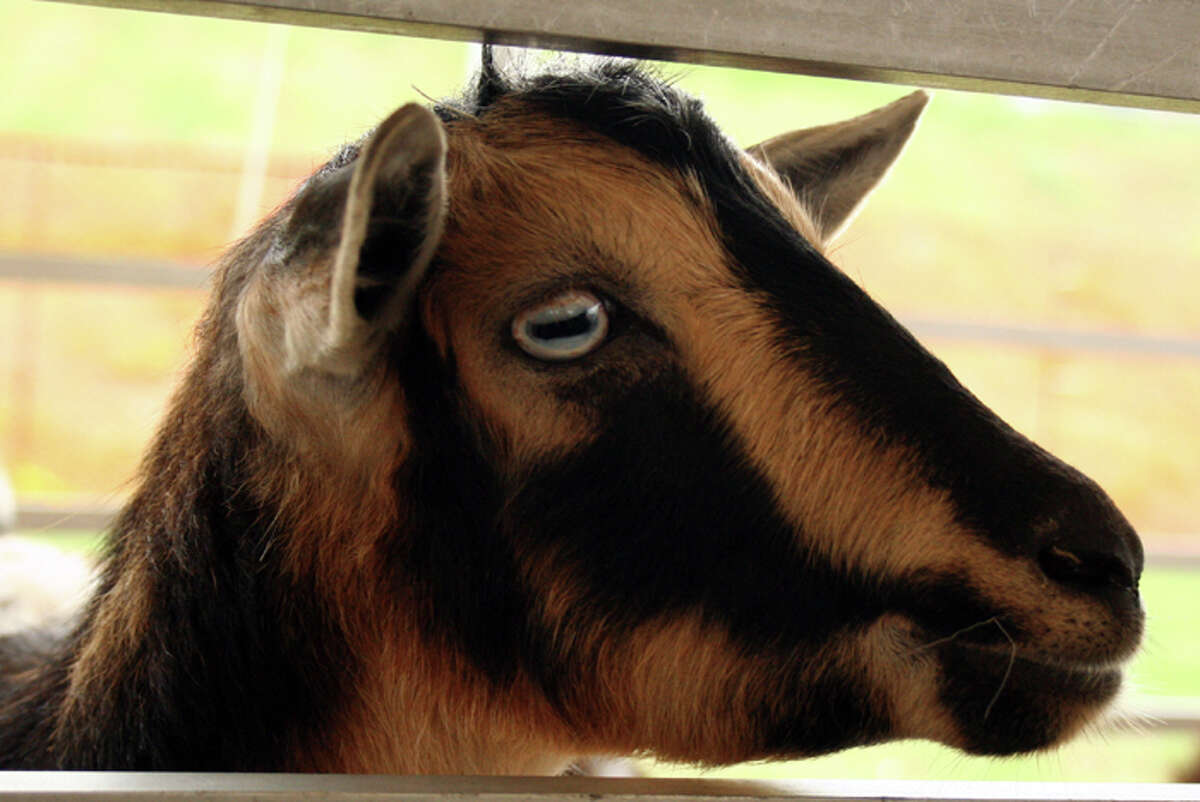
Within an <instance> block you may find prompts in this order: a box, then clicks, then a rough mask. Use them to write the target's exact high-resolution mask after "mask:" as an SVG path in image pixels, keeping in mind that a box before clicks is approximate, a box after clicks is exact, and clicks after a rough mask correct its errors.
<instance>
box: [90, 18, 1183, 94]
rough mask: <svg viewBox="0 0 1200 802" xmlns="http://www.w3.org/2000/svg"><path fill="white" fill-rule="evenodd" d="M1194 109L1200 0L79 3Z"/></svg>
mask: <svg viewBox="0 0 1200 802" xmlns="http://www.w3.org/2000/svg"><path fill="white" fill-rule="evenodd" d="M77 1H79V2H86V3H89V4H93V5H106V6H117V7H124V8H136V9H144V10H151V11H170V12H178V13H186V14H203V15H210V16H218V17H231V18H237V19H246V20H259V21H263V22H278V23H288V24H294V25H312V26H321V27H329V28H344V29H350V30H359V31H375V32H385V33H397V34H408V35H414V36H428V37H438V38H448V39H458V40H464V41H485V40H486V41H491V42H495V43H497V44H508V45H518V46H538V47H551V48H558V49H565V50H578V51H586V52H596V53H606V54H611V55H620V56H632V57H636V58H652V59H663V60H673V61H686V62H695V63H703V64H715V65H722V66H735V67H748V68H754V69H766V70H775V71H782V72H799V73H809V74H814V75H827V76H835V77H844V78H856V79H865V80H871V81H885V82H891V83H902V84H917V85H924V86H931V87H948V88H954V89H968V90H973V91H984V92H997V93H1004V94H1020V95H1032V96H1037V97H1049V98H1058V99H1064V100H1076V101H1085V102H1095V103H1106V104H1111V105H1124V106H1139V107H1146V108H1158V109H1169V110H1174V111H1189V112H1200V0H1153V2H1146V1H1145V0H1026V2H1019V3H1018V2H1012V0H955V1H954V2H946V0H760V1H759V2H755V3H745V2H734V1H733V0H655V1H654V2H646V0H454V2H447V0H77Z"/></svg>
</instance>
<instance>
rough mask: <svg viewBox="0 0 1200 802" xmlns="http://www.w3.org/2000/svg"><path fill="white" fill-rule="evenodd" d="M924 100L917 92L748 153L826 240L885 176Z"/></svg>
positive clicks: (831, 237) (795, 133)
mask: <svg viewBox="0 0 1200 802" xmlns="http://www.w3.org/2000/svg"><path fill="white" fill-rule="evenodd" d="M927 102H929V96H928V95H927V94H925V93H924V92H922V91H919V90H918V91H916V92H913V93H912V94H911V95H907V96H906V97H902V98H900V99H899V100H897V101H895V102H893V103H890V104H889V105H887V106H884V107H883V108H879V109H876V110H875V111H872V112H869V113H867V114H864V115H862V116H861V117H855V118H854V119H851V120H846V121H845V122H840V123H834V124H832V125H822V126H820V127H817V128H806V129H803V130H800V131H792V132H791V133H788V134H783V135H781V136H777V137H775V138H773V139H768V140H767V141H765V142H760V143H759V144H757V145H755V146H754V147H752V148H749V149H748V152H749V153H750V155H751V156H754V157H755V158H757V159H759V160H760V161H763V162H765V163H767V164H769V165H770V166H771V167H772V168H773V169H774V170H775V171H776V172H777V173H779V175H780V177H782V178H783V179H784V181H786V182H787V183H788V184H789V185H790V186H791V188H792V191H793V192H794V193H795V194H796V195H797V197H798V198H799V199H800V201H801V202H802V203H804V205H805V206H806V207H807V209H808V211H809V214H810V215H811V216H812V218H813V222H814V223H815V224H816V226H817V230H818V232H819V233H820V235H821V238H822V240H823V241H824V242H828V241H829V240H831V239H833V238H834V237H835V236H837V234H838V233H839V232H840V231H841V230H842V229H843V228H845V227H846V225H847V224H848V223H849V222H850V220H851V218H853V216H854V213H855V212H856V211H857V210H858V208H859V206H860V205H861V204H862V202H863V201H864V200H865V199H866V197H867V195H869V194H870V192H871V190H872V189H874V188H875V187H876V186H877V185H878V184H879V182H880V181H882V180H883V177H884V176H885V175H887V172H888V170H889V169H890V168H891V166H892V163H893V162H895V160H896V157H897V156H899V155H900V151H901V150H903V149H904V144H905V143H906V142H907V141H908V138H909V137H910V136H911V135H912V132H913V130H914V129H915V128H916V125H917V120H918V119H920V117H921V112H922V110H923V109H924V108H925V104H926V103H927Z"/></svg>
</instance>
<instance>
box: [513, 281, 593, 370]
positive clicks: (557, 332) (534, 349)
mask: <svg viewBox="0 0 1200 802" xmlns="http://www.w3.org/2000/svg"><path fill="white" fill-rule="evenodd" d="M512 334H513V339H515V340H516V341H517V345H519V346H521V349H522V350H523V351H525V353H527V354H529V355H530V356H532V357H535V358H537V359H543V360H547V361H555V362H561V361H563V360H567V359H575V358H577V357H581V356H583V355H584V354H586V353H588V352H589V351H591V350H592V349H594V348H596V346H598V345H600V343H602V342H604V338H605V337H606V336H607V335H608V311H607V310H606V309H605V308H604V302H603V301H601V300H600V299H599V298H597V297H596V296H595V295H592V294H591V293H588V292H566V293H563V294H562V295H559V296H558V297H556V298H554V299H553V300H550V301H547V302H546V303H544V304H540V305H538V306H535V307H533V308H532V309H527V310H526V311H524V312H522V313H521V314H519V315H517V317H516V319H514V320H513V324H512Z"/></svg>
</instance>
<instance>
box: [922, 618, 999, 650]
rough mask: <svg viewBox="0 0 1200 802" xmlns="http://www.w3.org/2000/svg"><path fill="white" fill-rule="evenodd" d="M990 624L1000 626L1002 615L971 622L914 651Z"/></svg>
mask: <svg viewBox="0 0 1200 802" xmlns="http://www.w3.org/2000/svg"><path fill="white" fill-rule="evenodd" d="M988 624H995V625H996V626H998V627H1000V617H999V616H995V615H994V616H992V617H991V618H986V619H984V620H983V621H978V622H976V623H974V624H971V625H970V626H969V627H963V628H962V629H960V630H958V631H956V632H951V633H950V634H949V635H947V636H945V637H944V638H938V639H937V640H932V641H930V642H929V643H923V644H921V645H920V646H918V647H916V648H915V649H913V651H914V652H923V651H925V650H926V649H932V648H933V647H934V646H940V645H942V644H943V643H949V642H950V641H952V640H954V639H955V638H957V637H958V636H959V635H965V634H966V633H968V632H971V631H973V630H976V629H979V628H981V627H986V626H987V625H988ZM1000 631H1001V632H1004V627H1000ZM1004 637H1006V638H1008V640H1009V643H1013V639H1012V638H1010V637H1009V636H1008V633H1007V632H1004ZM1013 646H1014V648H1015V646H1016V644H1015V643H1014V644H1013Z"/></svg>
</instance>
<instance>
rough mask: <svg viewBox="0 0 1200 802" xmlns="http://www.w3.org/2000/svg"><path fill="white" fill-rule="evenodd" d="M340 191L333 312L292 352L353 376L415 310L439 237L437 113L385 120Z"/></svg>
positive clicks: (306, 363)
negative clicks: (309, 339)
mask: <svg viewBox="0 0 1200 802" xmlns="http://www.w3.org/2000/svg"><path fill="white" fill-rule="evenodd" d="M344 197H345V205H344V207H343V210H342V214H341V227H340V236H339V238H338V244H337V250H336V252H335V255H334V259H333V268H332V275H331V277H330V286H329V299H328V300H329V306H328V315H327V317H326V319H325V320H324V321H322V324H323V325H321V330H320V331H319V333H318V332H315V331H312V332H311V334H316V335H317V336H316V337H315V338H314V339H315V340H316V341H315V342H309V343H306V344H304V345H302V346H301V344H300V343H295V342H290V343H289V348H288V350H289V352H290V353H289V355H288V356H289V362H291V363H292V366H293V367H302V368H316V369H318V370H321V371H323V372H327V373H332V374H339V375H343V376H353V375H357V374H358V373H359V372H360V371H361V370H362V367H363V365H364V362H365V361H366V360H369V359H370V357H371V356H372V355H373V354H374V353H375V348H374V347H373V346H374V345H376V344H377V343H379V342H381V341H382V339H383V337H385V336H386V334H387V333H388V332H391V331H394V330H395V329H396V328H398V327H399V326H400V325H401V324H402V323H403V322H404V320H405V318H406V317H408V316H409V315H411V314H412V312H413V301H414V295H415V292H416V289H417V286H418V285H419V284H420V282H421V279H422V278H423V277H424V275H425V271H426V269H427V268H428V266H429V262H430V260H431V259H432V257H433V253H434V251H435V250H436V248H437V246H438V243H439V241H440V240H441V236H442V230H443V227H444V223H445V218H446V134H445V131H444V129H443V127H442V124H441V122H440V121H439V120H438V118H437V117H436V116H435V115H434V114H433V112H431V111H429V109H426V108H425V107H423V106H418V105H416V104H409V105H406V106H403V107H401V108H400V109H398V110H397V111H396V112H395V113H393V114H392V115H391V116H390V117H388V118H387V119H386V120H384V121H383V122H382V123H381V124H380V125H379V127H378V128H376V129H375V131H374V133H372V134H371V136H370V138H369V139H368V140H367V141H366V143H365V144H364V145H363V146H362V147H361V149H360V150H359V153H358V158H357V159H356V161H355V164H354V171H353V173H352V175H351V177H350V182H349V188H348V189H347V190H346V194H345V196H344ZM310 331H311V330H310ZM289 339H290V338H289ZM297 346H301V347H300V348H297ZM298 350H299V351H304V352H307V353H298V352H297V351H298Z"/></svg>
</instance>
